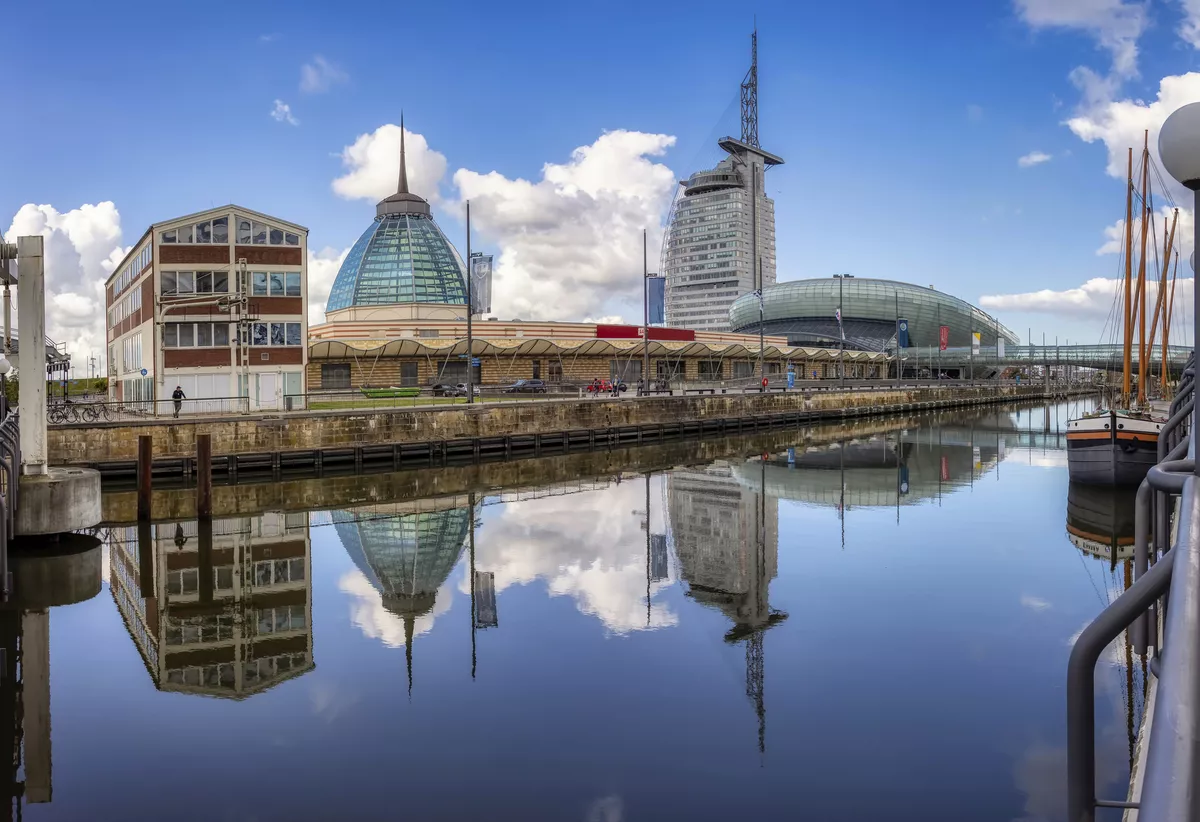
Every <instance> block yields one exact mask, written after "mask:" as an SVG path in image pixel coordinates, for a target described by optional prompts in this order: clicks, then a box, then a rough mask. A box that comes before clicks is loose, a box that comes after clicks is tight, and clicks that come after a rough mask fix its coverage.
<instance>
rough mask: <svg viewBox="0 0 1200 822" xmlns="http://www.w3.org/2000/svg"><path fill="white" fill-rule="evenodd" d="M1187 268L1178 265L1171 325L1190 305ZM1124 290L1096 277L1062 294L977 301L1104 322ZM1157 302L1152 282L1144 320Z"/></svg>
mask: <svg viewBox="0 0 1200 822" xmlns="http://www.w3.org/2000/svg"><path fill="white" fill-rule="evenodd" d="M1186 267H1187V262H1186V261H1184V262H1181V263H1180V275H1181V276H1180V278H1179V281H1178V282H1177V283H1176V284H1175V309H1174V312H1173V314H1172V316H1173V317H1174V318H1175V319H1174V320H1173V321H1172V325H1173V326H1174V325H1176V324H1177V323H1178V321H1179V319H1181V318H1182V317H1184V316H1186V314H1187V312H1188V310H1189V307H1190V306H1191V300H1192V283H1193V280H1192V279H1191V278H1188V279H1184V278H1183V276H1182V274H1183V269H1184V268H1186ZM1135 277H1136V273H1135ZM1124 287H1125V281H1124V280H1123V279H1118V278H1112V279H1108V278H1105V277H1096V278H1094V279H1091V280H1088V281H1087V282H1086V283H1084V284H1083V285H1081V286H1077V287H1075V288H1067V289H1063V290H1061V291H1055V290H1054V289H1050V288H1044V289H1042V290H1040V291H1028V292H1025V293H1021V294H988V295H984V296H982V297H980V298H979V305H980V307H982V308H990V309H993V310H995V311H1024V312H1030V313H1038V314H1054V315H1059V316H1071V317H1080V318H1084V319H1088V320H1100V321H1104V320H1107V319H1108V318H1109V316H1110V314H1112V312H1113V304H1114V301H1115V300H1116V299H1117V296H1118V294H1119V293H1121V292H1122V291H1123V289H1124ZM1157 299H1158V285H1157V283H1156V282H1154V281H1153V280H1151V281H1150V282H1147V284H1146V305H1147V321H1149V318H1150V317H1152V316H1153V311H1154V304H1155V301H1156V300H1157Z"/></svg>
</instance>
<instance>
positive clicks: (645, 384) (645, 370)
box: [642, 228, 650, 390]
mask: <svg viewBox="0 0 1200 822" xmlns="http://www.w3.org/2000/svg"><path fill="white" fill-rule="evenodd" d="M642 309H643V311H642V389H643V390H645V389H647V388H649V387H650V264H649V263H648V262H647V258H646V229H644V228H643V229H642Z"/></svg>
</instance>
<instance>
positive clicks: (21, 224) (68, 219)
mask: <svg viewBox="0 0 1200 822" xmlns="http://www.w3.org/2000/svg"><path fill="white" fill-rule="evenodd" d="M35 234H36V235H41V236H42V237H44V238H45V246H44V247H45V255H46V256H45V265H46V333H47V334H48V335H49V336H50V338H51V339H53V340H56V341H58V342H63V343H66V345H67V349H68V351H70V352H71V354H72V356H73V357H74V358H75V359H76V362H78V363H80V364H83V363H85V362H86V358H87V356H88V355H89V354H90V353H91V352H92V351H93V350H95V351H97V352H104V350H105V347H106V345H107V342H106V338H105V331H104V312H105V308H104V280H105V278H107V277H108V275H109V274H111V273H112V271H113V270H114V269H115V267H116V265H117V263H119V262H120V261H121V259H122V258H123V257H124V256H125V254H126V253H128V251H129V249H128V248H127V247H124V246H122V245H121V215H120V213H119V212H118V211H117V207H116V206H115V205H114V204H113V203H112V202H111V201H105V202H101V203H97V204H95V205H91V204H86V205H82V206H80V207H79V208H76V209H72V210H71V211H66V212H60V211H58V210H57V209H56V208H54V206H51V205H45V204H43V205H35V204H33V203H27V204H25V205H23V206H21V208H20V209H18V210H17V213H16V214H15V215H14V216H13V219H12V222H11V224H10V225H9V227H8V230H7V231H5V232H4V238H5V239H6V240H7V241H8V242H16V238H17V237H19V236H28V235H35ZM13 298H14V303H15V298H16V293H15V291H14V294H13ZM18 308H19V307H18ZM15 321H16V320H15V316H14V322H15Z"/></svg>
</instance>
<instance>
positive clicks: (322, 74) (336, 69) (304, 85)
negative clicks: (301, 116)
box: [300, 54, 350, 94]
mask: <svg viewBox="0 0 1200 822" xmlns="http://www.w3.org/2000/svg"><path fill="white" fill-rule="evenodd" d="M349 79H350V75H349V74H347V73H346V72H345V71H344V70H342V68H341V66H338V65H337V64H335V63H331V62H329V61H328V60H326V59H325V58H324V57H322V56H321V55H319V54H318V55H316V56H314V57H313V59H312V62H309V63H305V64H304V65H303V66H301V67H300V90H301V91H303V92H305V93H307V94H320V93H321V92H325V91H329V90H330V89H331V88H333V87H334V86H336V85H338V84H339V83H344V82H346V81H347V80H349Z"/></svg>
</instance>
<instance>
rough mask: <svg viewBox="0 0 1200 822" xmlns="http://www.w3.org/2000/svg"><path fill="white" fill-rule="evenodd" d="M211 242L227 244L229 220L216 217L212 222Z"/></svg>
mask: <svg viewBox="0 0 1200 822" xmlns="http://www.w3.org/2000/svg"><path fill="white" fill-rule="evenodd" d="M212 241H213V242H214V243H228V242H229V218H228V217H218V218H217V219H215V220H213V221H212Z"/></svg>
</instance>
